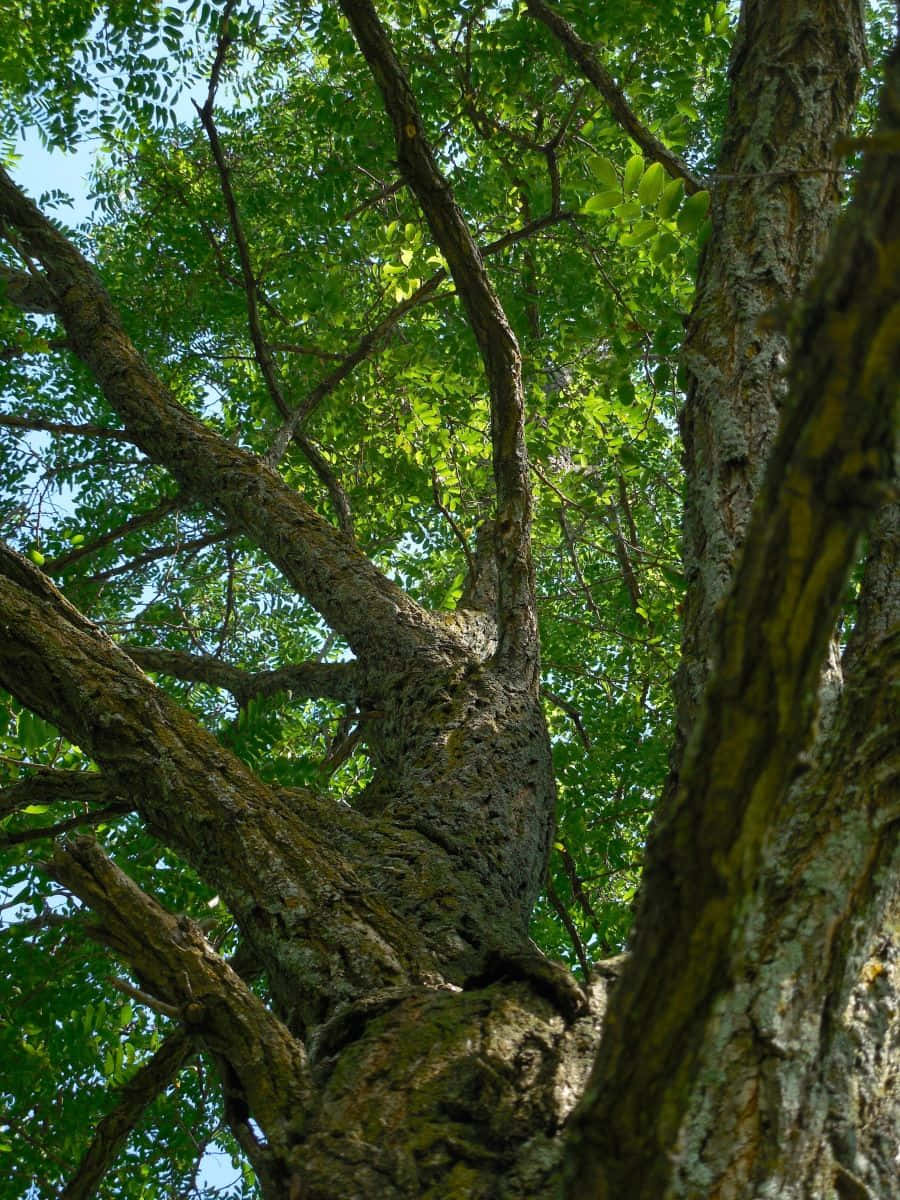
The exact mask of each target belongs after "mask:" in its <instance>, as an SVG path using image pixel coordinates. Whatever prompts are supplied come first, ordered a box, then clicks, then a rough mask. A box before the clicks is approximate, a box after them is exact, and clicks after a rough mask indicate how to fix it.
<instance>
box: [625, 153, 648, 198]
mask: <svg viewBox="0 0 900 1200" xmlns="http://www.w3.org/2000/svg"><path fill="white" fill-rule="evenodd" d="M643 173H644V157H643V155H642V154H634V155H632V157H631V158H629V160H628V162H627V163H626V164H625V179H624V183H623V187H624V189H625V195H626V196H630V195H632V194H633V193H634V192H636V191H637V186H638V184H639V183H640V180H641V176H642V175H643Z"/></svg>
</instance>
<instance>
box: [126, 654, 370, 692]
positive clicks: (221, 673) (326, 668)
mask: <svg viewBox="0 0 900 1200" xmlns="http://www.w3.org/2000/svg"><path fill="white" fill-rule="evenodd" d="M122 649H123V650H124V651H125V653H126V654H127V655H128V657H129V658H130V659H131V660H132V661H133V662H136V663H137V664H138V666H139V667H141V668H143V670H145V671H159V672H161V673H162V674H164V675H171V676H173V677H174V678H175V679H183V680H186V681H188V682H191V683H208V684H209V685H210V686H211V687H217V688H224V689H225V691H228V692H231V694H232V695H233V696H234V698H235V700H237V702H238V704H241V705H244V704H246V703H247V701H248V700H249V699H251V698H252V697H258V698H260V699H262V698H264V697H267V696H275V695H277V694H278V693H279V692H291V693H292V695H293V697H294V698H295V699H298V700H316V699H328V700H341V701H345V702H347V703H350V702H352V701H353V700H355V699H356V697H357V695H358V693H359V688H360V679H359V671H358V668H357V666H356V664H355V663H352V662H348V663H322V662H304V663H296V664H295V665H293V666H287V667H279V668H278V670H275V671H258V672H255V673H254V672H251V671H244V670H241V669H240V668H239V667H233V666H231V665H230V664H229V663H226V662H223V661H222V660H221V659H219V658H214V657H212V656H211V655H195V654H187V653H185V652H184V651H182V650H163V649H157V648H156V647H155V646H154V647H150V646H123V647H122Z"/></svg>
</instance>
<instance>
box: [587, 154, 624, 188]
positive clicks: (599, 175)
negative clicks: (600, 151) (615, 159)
mask: <svg viewBox="0 0 900 1200" xmlns="http://www.w3.org/2000/svg"><path fill="white" fill-rule="evenodd" d="M590 168H591V174H592V175H593V176H594V178H595V179H596V180H597V182H598V183H602V184H603V185H604V187H607V188H617V187H618V186H619V177H618V175H617V174H616V168H615V167H614V166H613V164H612V162H611V161H610V160H609V159H608V158H602V157H600V156H599V155H598V156H597V157H596V158H592V159H591V161H590Z"/></svg>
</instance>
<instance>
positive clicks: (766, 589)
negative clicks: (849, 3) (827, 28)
mask: <svg viewBox="0 0 900 1200" xmlns="http://www.w3.org/2000/svg"><path fill="white" fill-rule="evenodd" d="M883 120H884V123H885V125H886V126H887V127H888V128H889V129H900V55H895V57H894V59H893V61H892V63H891V64H889V68H888V86H887V91H886V97H885V101H884V108H883ZM898 253H900V172H898V171H897V169H896V158H890V157H887V156H878V155H872V156H869V157H868V158H867V160H866V162H865V164H864V168H863V171H862V175H861V177H860V180H859V184H858V188H857V192H856V197H855V199H854V202H853V204H852V205H851V207H850V209H849V210H848V211H847V213H846V215H845V216H844V218H843V219H842V221H841V222H840V223H839V225H838V227H837V230H836V236H835V238H834V239H833V241H832V245H831V249H830V251H829V253H828V255H827V256H826V259H825V261H824V263H823V264H822V266H821V268H820V271H819V273H818V275H817V278H816V280H815V282H814V285H813V287H812V288H811V291H810V299H809V301H808V303H807V306H806V310H805V312H804V314H803V320H802V323H801V326H800V328H799V331H798V334H797V337H796V339H795V344H794V355H793V369H792V376H791V394H790V402H789V408H788V411H787V413H786V417H785V420H784V422H783V426H782V429H781V432H780V434H779V437H778V439H777V441H776V444H775V449H774V452H773V456H772V460H771V462H770V465H769V470H768V473H767V475H766V479H765V483H764V485H763V488H762V492H761V495H760V498H759V502H758V503H757V506H756V508H755V509H754V515H753V518H752V520H751V524H750V527H749V530H748V534H747V539H746V542H745V545H744V552H743V555H742V557H741V559H740V561H739V564H738V568H737V571H736V576H735V583H734V587H733V590H732V592H731V594H730V596H729V598H728V601H727V603H726V606H725V608H724V611H723V613H722V616H721V618H720V625H719V631H718V639H717V648H718V654H719V663H718V667H717V669H716V670H715V672H714V674H713V676H712V679H711V682H710V685H709V687H708V689H707V692H706V697H705V704H704V706H703V710H702V713H701V716H700V720H699V722H698V728H697V731H696V733H695V736H694V737H693V738H692V740H691V742H690V743H689V744H688V748H687V751H686V755H685V760H684V766H683V770H682V773H681V778H680V781H679V786H678V791H677V793H676V796H675V798H674V802H673V803H672V804H671V805H670V806H669V807H668V808H667V810H666V811H665V814H664V816H663V817H662V818H661V820H660V823H659V824H658V826H657V828H656V831H655V837H654V838H653V839H652V840H651V843H650V846H649V848H648V856H647V866H646V869H645V876H644V885H643V893H642V904H641V907H640V909H639V913H638V920H637V935H636V940H635V944H634V953H633V956H632V959H631V961H630V965H629V968H628V969H627V971H626V973H625V975H624V976H623V979H622V984H621V986H620V988H619V990H618V991H617V993H616V995H615V998H614V1001H613V1008H614V1013H613V1017H612V1022H611V1024H610V1026H609V1031H608V1035H607V1037H606V1038H605V1039H604V1042H603V1046H602V1048H601V1054H600V1057H599V1059H598V1064H597V1068H596V1072H595V1076H594V1079H593V1083H592V1087H591V1090H590V1098H589V1100H588V1102H587V1103H586V1105H585V1108H584V1116H583V1123H582V1126H581V1135H582V1136H583V1138H584V1141H583V1143H582V1145H583V1154H584V1157H583V1160H582V1162H583V1165H582V1167H581V1168H580V1169H579V1170H580V1173H579V1176H578V1183H577V1185H576V1186H575V1188H574V1190H573V1192H572V1194H573V1195H575V1194H577V1195H584V1194H587V1193H588V1192H589V1193H590V1194H604V1195H606V1194H609V1195H612V1194H628V1195H630V1196H631V1195H633V1196H634V1197H636V1198H637V1197H643V1196H650V1195H653V1196H657V1195H662V1194H664V1193H666V1192H667V1190H668V1186H667V1185H668V1181H669V1178H670V1174H669V1173H670V1171H672V1170H673V1166H672V1155H671V1150H672V1148H673V1147H674V1146H676V1145H678V1144H679V1137H680V1136H681V1133H680V1131H681V1128H682V1126H681V1121H682V1117H683V1114H684V1112H685V1107H686V1103H687V1099H688V1098H689V1097H690V1096H691V1095H692V1088H693V1086H694V1084H695V1083H696V1081H697V1072H698V1067H699V1063H700V1062H701V1061H703V1060H702V1057H701V1055H702V1047H703V1041H704V1038H705V1037H706V1035H707V1030H708V1029H711V1028H713V1027H714V1015H713V1014H714V1012H715V1006H716V1001H717V999H718V998H719V997H720V996H721V995H722V994H723V991H724V990H726V989H727V988H728V987H729V986H730V984H731V981H732V978H733V976H732V968H731V967H730V964H729V958H730V955H731V953H732V950H731V948H732V946H733V945H734V944H735V937H736V935H735V930H736V929H738V928H739V927H740V925H741V914H742V912H743V911H744V908H745V906H746V903H747V899H746V898H747V897H748V896H750V895H752V894H753V890H754V887H755V886H756V885H757V883H758V880H759V876H760V867H761V860H762V852H763V846H764V843H765V839H766V838H767V837H768V836H769V835H770V834H771V831H772V829H773V827H774V826H775V824H776V817H777V816H778V814H779V813H780V812H781V811H782V809H784V808H788V809H789V807H790V806H789V804H786V802H785V796H786V795H787V793H788V788H789V784H790V781H791V778H792V774H793V773H794V772H795V770H796V768H797V759H798V754H799V753H800V751H801V750H802V749H803V747H804V744H805V743H806V742H807V740H808V739H809V737H810V732H811V722H812V718H813V713H814V703H815V697H816V694H817V690H818V678H819V672H820V669H821V664H822V661H823V658H824V656H825V652H826V648H827V645H828V642H829V639H830V637H831V633H832V630H833V627H834V620H835V617H836V614H837V611H838V609H839V606H840V602H841V599H842V593H843V588H844V585H845V581H846V577H847V573H848V571H849V569H850V567H851V565H852V563H853V559H854V556H855V552H856V545H857V541H858V538H859V534H860V532H861V531H862V529H863V527H864V524H865V522H866V520H867V519H868V518H870V517H871V515H872V514H873V512H874V511H875V510H876V509H877V508H878V505H879V502H880V500H881V499H882V497H883V494H884V490H885V483H886V481H887V480H889V479H890V478H891V474H892V470H893V459H894V445H893V442H894V437H895V409H896V400H897V387H896V378H897V372H898V369H900V270H898ZM894 640H895V643H896V638H895V639H894ZM895 652H896V645H895V646H894V649H893V650H891V647H890V645H889V644H887V643H886V645H885V648H884V650H883V652H882V653H881V654H880V657H879V666H878V670H877V672H876V673H875V675H874V677H873V678H872V679H871V680H870V682H869V699H868V703H869V704H871V705H872V708H873V714H874V716H876V717H877V718H878V722H877V723H878V726H879V727H880V728H881V730H882V731H883V732H885V733H887V735H888V736H889V737H891V738H892V739H893V744H894V745H896V738H897V718H896V710H895V709H894V710H893V714H892V715H891V716H889V715H888V714H889V713H891V708H890V698H889V697H890V690H891V687H892V684H895V681H896V675H897V671H898V664H897V659H896V653H895ZM882 736H883V734H882ZM872 786H873V788H874V787H875V786H876V784H875V781H874V780H873V781H872ZM883 827H884V825H883V820H882V821H881V822H878V823H877V824H876V827H875V828H871V827H870V828H869V829H868V831H867V833H866V834H865V835H863V836H864V837H865V838H867V839H868V840H867V841H864V842H863V845H864V848H865V849H867V850H869V849H870V850H871V852H872V853H873V854H874V853H875V851H876V847H877V844H878V839H879V837H880V836H881V830H882V829H883ZM868 869H871V862H870V861H869V863H868ZM854 902H855V897H854V894H853V891H852V889H851V890H850V892H849V893H848V904H849V905H851V906H852V904H853V903H854ZM806 936H815V937H816V938H818V937H819V936H820V931H819V930H818V929H816V930H815V931H814V932H813V931H811V930H808V931H807V932H806ZM739 942H740V939H739V938H738V944H739ZM685 946H690V947H691V948H692V957H691V970H690V971H688V972H686V971H685V970H684V947H685ZM610 1035H611V1036H610ZM639 1042H642V1043H643V1044H645V1045H647V1044H650V1045H653V1046H654V1053H653V1054H650V1055H644V1056H640V1057H636V1056H635V1055H634V1053H633V1047H634V1046H635V1045H636V1044H638V1043H639ZM623 1096H624V1097H630V1098H631V1099H629V1100H627V1102H626V1103H623V1102H622V1097H623ZM623 1146H628V1150H627V1152H626V1153H625V1154H624V1155H623V1154H622V1147H623ZM751 1159H752V1155H751ZM617 1164H626V1165H623V1166H620V1165H617ZM600 1181H605V1182H603V1183H601V1182H600ZM731 1186H732V1185H731V1184H729V1190H730V1189H731ZM733 1186H734V1187H736V1188H737V1190H738V1191H740V1190H741V1186H740V1184H739V1182H738V1183H734V1184H733ZM604 1189H607V1190H604Z"/></svg>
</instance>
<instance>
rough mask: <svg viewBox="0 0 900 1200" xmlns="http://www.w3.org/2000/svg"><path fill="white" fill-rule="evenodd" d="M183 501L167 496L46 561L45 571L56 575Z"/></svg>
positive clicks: (149, 523) (142, 527)
mask: <svg viewBox="0 0 900 1200" xmlns="http://www.w3.org/2000/svg"><path fill="white" fill-rule="evenodd" d="M183 503H184V499H183V497H181V496H175V497H172V496H167V497H166V498H165V499H163V500H160V501H159V503H158V504H155V505H154V506H153V508H151V509H149V510H148V511H147V512H144V513H139V514H138V515H137V516H135V517H131V518H130V519H129V520H127V521H123V522H122V524H121V525H117V526H116V527H115V529H110V530H109V531H108V532H107V533H104V534H101V535H100V537H97V538H92V539H91V541H89V542H85V543H84V544H83V545H81V546H76V547H75V549H74V550H70V551H69V552H68V553H67V554H61V555H60V556H59V558H54V559H52V560H51V561H50V562H48V563H45V564H44V571H45V572H46V573H47V574H48V575H55V574H56V573H57V572H58V571H64V570H65V569H66V567H70V566H72V564H73V563H76V562H79V561H80V560H81V559H82V558H87V557H89V556H90V555H91V554H96V553H97V551H98V550H102V549H103V548H104V547H105V546H109V545H111V544H112V543H113V542H117V541H118V540H119V538H121V537H125V536H126V535H127V534H129V533H135V532H136V531H137V530H138V529H145V528H146V527H147V526H148V525H154V524H155V523H156V522H157V521H161V520H162V519H163V517H167V516H168V515H169V513H171V512H175V510H176V509H178V508H180V507H181V505H182V504H183Z"/></svg>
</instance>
